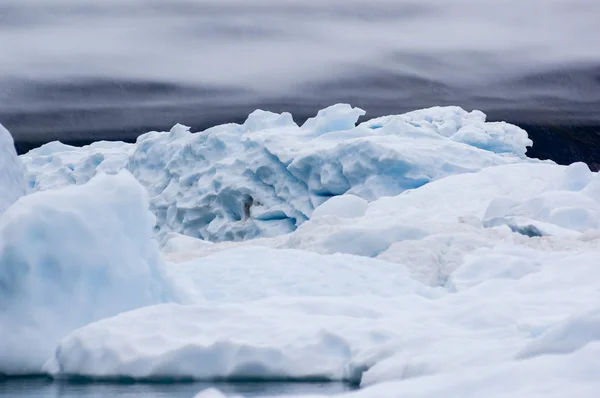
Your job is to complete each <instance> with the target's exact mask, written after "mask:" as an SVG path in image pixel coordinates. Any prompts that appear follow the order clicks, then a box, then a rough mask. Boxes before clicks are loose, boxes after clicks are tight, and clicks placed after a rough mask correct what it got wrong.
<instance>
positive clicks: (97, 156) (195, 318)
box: [0, 104, 600, 398]
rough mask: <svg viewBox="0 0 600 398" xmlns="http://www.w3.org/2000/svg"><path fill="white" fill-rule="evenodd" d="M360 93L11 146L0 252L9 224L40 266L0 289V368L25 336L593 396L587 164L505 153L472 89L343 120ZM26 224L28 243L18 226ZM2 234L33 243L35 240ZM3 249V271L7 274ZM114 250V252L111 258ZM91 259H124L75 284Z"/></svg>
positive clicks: (367, 393) (38, 356) (55, 358)
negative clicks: (468, 102) (236, 117)
mask: <svg viewBox="0 0 600 398" xmlns="http://www.w3.org/2000/svg"><path fill="white" fill-rule="evenodd" d="M363 113H364V112H363V111H362V110H360V109H358V108H352V107H350V106H349V105H343V104H342V105H336V106H334V107H331V108H328V109H326V110H323V111H321V112H319V113H318V114H317V115H316V117H315V118H313V119H310V120H309V121H307V122H306V123H305V124H304V125H302V126H298V125H296V124H295V123H294V121H293V118H292V116H291V115H290V114H288V113H282V114H275V113H271V112H266V111H255V112H253V113H252V114H251V115H250V116H249V117H248V119H247V120H246V122H245V123H244V124H242V125H239V124H229V125H223V126H217V127H214V128H212V129H208V130H206V131H204V132H200V133H191V132H190V131H189V128H188V127H186V126H183V125H176V126H174V127H173V129H171V131H169V132H163V133H161V132H150V133H148V134H145V135H143V136H141V137H140V138H139V140H138V141H137V142H136V143H135V144H122V143H95V144H92V145H90V146H87V147H84V148H73V147H68V146H64V145H62V144H59V143H52V144H49V145H46V146H45V147H42V148H39V149H37V150H34V151H31V152H30V153H29V154H27V155H24V156H22V157H21V159H22V161H23V163H24V164H25V166H26V169H27V174H26V181H28V184H29V185H28V187H29V190H30V192H33V193H31V195H30V196H26V197H24V198H21V199H19V200H18V201H17V202H16V203H15V204H13V205H12V206H11V207H10V208H9V209H8V210H7V212H6V213H5V214H4V216H3V217H2V219H1V221H0V225H4V224H3V223H6V220H9V219H11V220H14V222H13V223H12V224H10V225H11V227H10V228H9V229H7V228H4V227H3V228H0V253H2V256H7V255H10V256H13V254H11V253H13V252H11V251H10V250H9V251H8V252H7V251H6V250H5V247H6V243H5V242H8V243H10V242H16V241H15V239H17V240H18V242H17V243H19V244H18V245H16V244H15V247H17V246H18V248H19V250H17V251H16V252H14V253H17V254H19V256H21V257H20V258H22V261H21V263H23V262H25V260H26V261H28V262H29V263H28V264H39V265H43V267H34V268H30V269H31V270H35V271H36V272H35V273H33V274H32V275H34V276H35V278H32V279H31V280H30V279H26V280H27V281H28V282H29V284H21V285H19V286H20V288H19V290H18V291H19V292H21V294H22V296H23V297H29V298H28V299H27V300H28V301H24V300H21V301H20V302H19V305H20V307H18V306H15V305H13V304H11V305H6V303H8V302H5V301H4V300H3V301H2V302H0V310H1V311H0V321H1V323H0V327H2V329H0V337H2V339H0V341H1V342H0V348H2V349H3V350H2V351H0V352H1V353H2V354H4V352H8V353H10V354H11V355H13V354H14V355H13V356H0V358H2V361H3V362H2V363H3V364H4V369H3V368H0V372H1V371H3V370H5V369H6V366H13V368H12V369H13V370H14V369H15V368H16V367H17V366H21V369H23V367H22V366H23V363H24V360H25V359H27V358H28V357H29V358H34V357H35V361H33V362H29V364H30V365H31V364H32V363H35V364H36V366H35V369H37V370H38V371H39V369H40V368H41V364H42V363H44V366H43V371H45V372H48V373H49V374H51V375H53V376H54V377H58V378H60V377H68V376H84V377H90V378H100V379H114V378H120V377H127V378H133V379H143V380H156V379H160V380H166V379H169V380H181V379H186V380H187V379H201V380H215V379H216V380H224V379H227V380H266V381H269V380H344V381H349V382H352V383H356V384H357V385H360V387H361V389H360V390H358V391H355V392H350V393H347V394H342V395H341V397H346V396H347V397H348V398H367V397H377V398H385V397H396V396H399V395H402V396H414V397H438V396H448V397H480V396H482V395H485V396H491V397H502V396H506V395H510V396H515V397H527V398H529V397H557V398H558V397H564V396H581V397H595V396H596V395H597V391H598V388H600V384H599V382H598V378H597V373H598V371H600V368H599V366H598V364H599V362H598V361H597V357H598V353H599V350H600V343H599V342H598V340H599V339H600V335H599V334H598V324H599V323H598V305H597V303H598V300H599V299H600V273H599V271H598V267H597V262H598V261H597V259H598V258H599V256H600V246H599V242H600V208H599V206H600V177H599V175H598V173H594V172H591V171H590V170H589V168H587V166H585V165H584V164H581V163H576V164H573V165H570V166H559V165H556V164H554V163H553V162H542V161H538V160H534V159H527V158H526V157H525V149H526V147H527V146H528V145H531V141H530V140H529V139H528V138H527V134H526V133H525V132H524V131H523V130H521V129H519V128H518V127H515V126H511V125H508V124H505V123H488V122H486V121H485V115H484V114H482V113H481V112H477V111H473V112H466V111H464V110H462V109H460V108H457V107H447V108H430V109H425V110H419V111H415V112H410V113H408V114H404V115H394V116H387V117H382V118H376V119H373V120H370V121H366V122H364V123H360V124H359V125H358V126H356V122H357V120H358V118H359V117H360V116H362V115H363ZM124 169H126V170H127V171H124ZM128 173H131V175H133V176H134V178H132V177H131V175H130V174H128ZM135 180H137V182H136V181H135ZM67 185H72V186H71V187H70V188H66V189H57V188H58V187H64V186H67ZM100 185H102V187H103V188H102V190H100V189H99V186H100ZM142 187H143V188H142ZM116 189H119V190H121V191H120V192H121V194H115V193H114V191H115V190H116ZM36 191H43V192H36ZM99 191H102V192H99ZM44 195H46V196H44ZM52 195H58V196H59V197H60V198H61V199H60V201H58V200H48V198H51V197H53V196H52ZM146 195H147V197H148V198H147V199H146ZM59 202H60V204H59ZM65 203H66V204H67V206H65V205H64V204H65ZM125 203H126V205H125ZM38 204H39V205H38ZM148 208H150V209H151V210H152V212H153V213H154V215H155V217H156V220H157V228H158V229H159V233H158V234H156V233H153V231H152V227H153V225H154V221H153V220H152V217H151V216H150V213H149V212H148ZM48 209H50V210H51V211H50V210H48ZM73 213H75V214H76V215H77V217H76V220H77V222H76V223H74V222H72V221H73V217H74V216H73ZM32 214H33V215H35V217H34V216H31V215H32ZM84 214H85V217H84V216H83V215H84ZM47 215H48V217H49V218H47V219H46V218H45V217H47ZM134 215H135V216H134ZM50 216H51V217H50ZM21 217H23V218H22V219H21ZM28 217H31V218H28ZM131 217H133V218H131ZM59 219H60V220H62V221H59ZM63 219H64V220H63ZM136 220H137V221H136ZM142 220H143V221H142ZM96 224H97V225H98V227H94V228H92V226H95V225H96ZM7 225H8V224H7ZM40 226H44V228H41V227H40ZM84 227H86V228H90V229H91V230H95V229H97V230H98V234H93V236H92V235H89V236H87V238H86V235H85V234H83V233H77V231H81V230H82V228H83V230H86V228H84ZM15 231H16V232H19V231H24V232H23V233H22V234H21V235H20V234H19V233H16V232H15ZM39 231H46V232H44V233H46V234H47V235H48V236H51V237H52V239H50V240H48V242H46V243H48V245H47V246H44V245H42V244H41V243H39V242H38V243H36V244H35V245H32V244H31V242H30V241H31V239H35V238H36V237H39V235H36V234H39ZM108 231H116V232H108ZM54 235H56V236H54ZM61 235H62V237H66V238H69V239H62V237H61ZM75 235H76V236H75ZM80 235H81V236H80ZM105 235H107V236H105ZM19 236H20V237H19ZM76 238H77V239H76ZM83 238H85V239H83ZM198 238H200V239H198ZM63 240H64V241H65V242H63ZM69 242H70V243H69ZM107 242H112V244H108V243H107ZM157 242H159V244H160V246H158V243H157ZM25 247H28V248H37V249H39V248H40V247H46V249H44V250H48V251H47V252H46V253H47V255H44V256H43V258H44V259H45V260H44V261H41V260H39V258H42V257H39V256H40V253H41V252H40V251H39V250H37V249H36V250H32V251H25ZM158 247H160V250H161V252H160V253H159V252H158V250H159V249H158ZM136 248H137V249H136ZM65 252H66V253H67V254H65ZM83 252H87V253H89V254H90V256H87V255H84V254H82V253H83ZM7 253H8V254H7ZM127 253H129V254H127ZM2 256H0V269H3V270H8V272H4V273H3V278H4V279H0V287H4V288H5V290H6V286H15V285H14V284H11V283H6V282H5V281H6V280H8V279H7V278H8V277H11V278H13V277H19V278H20V277H21V276H20V275H22V274H21V273H20V272H21V267H11V264H12V265H14V263H11V262H4V263H2V261H3V260H2V259H3V258H5V257H2ZM38 257H39V258H38ZM127 259H130V260H131V261H126V263H127V264H128V265H130V266H131V267H134V268H135V269H133V268H127V267H126V268H125V269H121V267H122V265H120V264H122V263H123V261H125V260H127ZM38 260H39V261H38ZM109 260H111V261H109ZM112 260H114V261H112ZM88 264H92V265H93V264H96V265H98V267H100V268H101V269H102V270H104V271H103V272H101V271H98V270H96V271H95V273H94V274H92V275H90V274H88V273H85V272H84V271H83V270H88V269H89V268H88V267H87V265H88ZM136 264H137V265H136ZM48 267H50V268H48ZM73 269H75V270H78V272H77V276H78V278H75V279H71V278H70V277H69V276H70V275H71V274H70V273H69V272H67V270H73ZM149 269H151V270H155V271H156V272H150V274H152V275H154V276H153V277H149V276H148V275H147V274H144V275H145V276H143V277H139V276H134V275H137V274H136V272H138V271H139V272H142V271H144V270H149ZM54 270H59V271H60V272H59V274H60V275H64V276H65V278H64V279H59V280H58V281H57V278H56V275H57V274H56V272H53V271H54ZM135 270H137V271H135ZM117 271H118V272H117ZM121 271H123V272H124V271H128V272H129V273H126V274H122V272H121ZM103 273H106V274H108V275H120V276H123V277H124V279H118V280H117V282H115V283H114V284H113V283H111V284H110V286H109V285H102V284H100V285H98V284H97V283H95V282H94V281H95V280H96V279H95V278H97V275H98V274H100V275H102V274H103ZM71 276H72V275H71ZM101 280H102V278H101ZM119 281H121V282H123V285H121V284H120V283H118V282H119ZM59 282H60V283H59ZM35 283H39V285H36V284H35ZM88 285H89V286H88ZM113 285H114V286H113ZM149 286H153V287H152V288H151V287H149ZM88 290H89V291H90V294H91V295H92V296H94V295H95V296H94V297H96V296H97V297H107V298H105V299H102V298H97V299H94V300H92V299H91V298H88V297H87V296H82V295H81V294H82V292H83V291H88ZM0 291H2V290H0ZM15 291H16V290H15ZM149 291H152V292H153V293H151V294H149V295H145V294H144V293H143V292H149ZM129 294H131V295H133V296H135V297H130V296H127V295H129ZM104 295H105V296H104ZM119 298H120V299H119ZM112 299H114V300H118V301H119V303H120V305H116V304H114V303H113V304H114V305H108V304H110V303H111V301H110V300H112ZM105 301H106V304H107V305H104V302H105ZM140 307H141V308H140ZM16 308H25V310H24V311H17V310H15V309H16ZM65 309H68V311H65V312H66V313H67V314H72V316H65V319H66V321H65V322H64V323H61V324H60V325H57V323H56V315H55V314H56V312H57V311H61V310H65ZM82 312H84V313H85V314H87V315H88V316H89V317H88V318H84V317H81V313H82ZM24 314H25V315H24ZM90 314H91V315H90ZM8 324H10V325H16V326H14V327H13V328H11V329H8V328H5V327H4V325H8ZM35 324H37V325H41V326H42V327H41V330H44V329H45V330H47V332H46V333H47V335H48V336H50V337H51V338H50V339H48V341H47V344H45V345H44V346H43V347H42V349H41V350H37V349H36V348H37V347H35V345H33V346H32V347H29V346H27V347H26V346H25V342H28V341H29V340H28V339H30V338H31V339H33V337H36V338H37V337H39V334H36V333H37V332H36V333H34V329H28V325H29V326H30V325H35ZM15 331H16V332H15ZM3 333H4V334H3ZM4 336H8V340H7V338H6V337H4ZM17 337H18V338H17ZM11 338H12V339H13V340H12V342H16V343H13V344H11V340H10V339H11ZM4 341H8V343H4ZM1 344H4V345H1ZM4 347H7V348H10V350H8V351H4ZM18 349H19V350H20V351H18ZM16 354H19V355H16ZM17 359H19V361H17ZM202 394H204V395H202ZM200 396H219V397H220V396H225V395H224V394H221V393H220V392H218V391H216V390H208V391H205V392H204V393H201V394H200ZM313 398H314V397H313Z"/></svg>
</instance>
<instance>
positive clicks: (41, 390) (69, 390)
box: [0, 379, 353, 398]
mask: <svg viewBox="0 0 600 398" xmlns="http://www.w3.org/2000/svg"><path fill="white" fill-rule="evenodd" d="M208 388H217V389H219V390H220V391H221V392H223V393H225V394H227V395H239V396H243V397H244V398H253V397H256V398H259V397H272V396H280V395H291V396H293V395H308V394H318V395H334V394H340V393H342V392H344V391H350V390H351V389H352V388H353V387H351V386H348V385H346V384H342V383H260V382H255V383H178V384H166V383H162V384H161V383H154V384H152V383H136V384H119V383H73V382H52V381H50V380H43V379H12V380H4V381H2V380H0V396H1V397H7V398H8V397H10V398H104V397H122V398H125V397H127V398H160V397H169V398H192V397H194V395H196V394H197V393H199V392H200V391H203V390H205V389H208Z"/></svg>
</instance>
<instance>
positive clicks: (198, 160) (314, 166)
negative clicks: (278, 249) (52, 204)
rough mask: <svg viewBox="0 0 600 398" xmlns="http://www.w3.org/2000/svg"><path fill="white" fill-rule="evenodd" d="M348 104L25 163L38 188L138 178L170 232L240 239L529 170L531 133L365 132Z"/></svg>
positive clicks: (51, 149)
mask: <svg viewBox="0 0 600 398" xmlns="http://www.w3.org/2000/svg"><path fill="white" fill-rule="evenodd" d="M363 114H364V111H363V110H361V109H358V108H352V107H351V106H350V105H346V104H338V105H334V106H332V107H329V108H327V109H324V110H322V111H319V113H318V114H317V116H315V117H314V118H312V119H309V120H307V121H306V123H304V124H303V125H302V126H300V127H299V126H297V125H296V124H295V123H294V121H293V119H292V116H291V115H290V114H289V113H283V114H275V113H271V112H266V111H255V112H253V113H252V114H251V115H250V116H249V117H248V119H247V120H246V122H245V123H244V124H243V125H239V124H226V125H222V126H217V127H214V128H211V129H208V130H206V131H203V132H200V133H190V132H189V128H188V127H186V126H183V125H176V126H174V127H173V128H172V129H171V131H169V132H151V133H148V134H144V135H142V136H140V137H139V138H138V141H137V143H136V144H135V145H125V144H121V145H120V146H119V145H118V144H107V143H96V144H93V145H91V146H89V147H84V148H83V149H82V148H72V147H71V148H70V147H67V146H64V145H62V144H57V143H53V144H50V145H46V146H44V147H42V148H40V149H36V150H33V151H31V152H30V153H29V154H27V155H25V156H23V157H22V159H23V161H24V162H25V164H26V165H27V168H28V183H29V187H30V188H31V189H32V190H44V189H48V188H53V187H57V186H62V185H67V184H72V183H76V184H78V183H83V182H85V181H87V180H88V179H89V178H90V177H91V176H92V175H94V173H95V172H96V170H103V171H105V172H115V171H116V170H118V169H119V168H124V167H126V168H128V169H129V170H130V171H131V172H132V173H133V175H134V176H135V177H136V178H137V180H138V181H139V182H140V183H141V184H142V185H143V186H144V187H145V188H146V189H147V191H148V193H149V195H150V201H151V207H152V210H153V211H154V213H155V215H156V217H157V222H158V227H159V228H160V233H161V234H165V233H168V232H177V233H181V234H184V235H188V236H192V237H198V238H202V239H204V240H210V241H240V240H246V239H250V238H257V237H263V236H267V237H269V236H276V235H280V234H283V233H288V232H291V231H293V230H295V229H296V228H297V227H298V226H299V225H301V224H302V223H303V222H305V221H306V220H307V219H308V218H310V217H311V215H312V212H313V210H314V208H315V207H317V206H319V205H321V204H322V203H323V202H324V201H326V200H327V199H329V198H330V197H332V196H337V195H342V194H351V195H355V196H359V197H361V198H363V199H365V200H368V201H372V200H375V199H377V198H379V197H381V196H393V195H397V194H399V193H401V192H403V191H404V190H406V189H414V188H417V187H419V186H421V185H424V184H426V183H428V182H430V181H433V180H437V179H439V178H442V177H445V176H448V175H452V174H456V173H465V172H474V171H478V170H481V169H482V168H484V167H488V166H493V165H501V164H508V163H515V162H523V161H524V160H525V155H524V154H525V151H526V147H527V146H529V145H531V141H530V140H529V139H528V138H527V133H526V132H525V131H523V130H522V129H520V128H518V127H516V126H513V125H509V124H506V123H487V122H485V115H484V114H483V113H481V112H478V111H473V112H466V111H464V110H463V109H461V108H458V107H445V108H440V107H438V108H431V109H425V110H421V111H415V112H411V113H408V114H404V115H398V116H388V117H384V118H377V119H373V120H371V121H368V122H365V123H362V124H360V125H359V126H355V124H356V122H357V120H358V118H359V117H360V116H361V115H363Z"/></svg>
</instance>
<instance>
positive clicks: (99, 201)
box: [0, 171, 174, 375]
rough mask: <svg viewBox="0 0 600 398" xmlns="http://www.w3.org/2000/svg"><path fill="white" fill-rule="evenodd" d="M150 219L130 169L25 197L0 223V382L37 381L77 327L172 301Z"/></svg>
mask: <svg viewBox="0 0 600 398" xmlns="http://www.w3.org/2000/svg"><path fill="white" fill-rule="evenodd" d="M152 218H153V217H152V215H151V213H150V212H149V211H148V203H147V199H146V193H145V191H144V189H143V188H142V187H141V186H140V185H139V184H138V183H137V182H136V180H135V179H134V178H133V177H132V176H131V175H130V174H129V173H127V172H126V171H123V172H121V173H119V174H117V175H115V176H107V175H98V176H97V177H95V178H94V179H92V180H91V181H90V182H88V183H87V184H85V185H81V186H69V187H66V188H61V189H56V190H48V191H44V192H37V193H34V194H31V195H27V196H23V197H21V198H20V199H19V200H17V202H15V203H14V204H13V205H12V206H11V207H9V208H8V209H7V210H6V211H5V212H4V213H3V214H2V216H0V352H1V353H2V354H1V355H0V374H8V375H18V374H39V373H41V372H42V365H43V364H44V362H45V361H46V360H47V359H48V358H49V356H50V355H51V354H52V352H53V351H54V349H55V347H56V345H57V343H58V341H59V340H60V339H61V338H62V337H63V336H64V335H65V334H67V333H68V332H70V331H72V330H73V329H76V328H78V327H80V326H84V325H87V324H89V323H91V322H94V321H96V320H99V319H102V318H106V317H109V316H112V315H116V314H118V313H120V312H123V311H127V310H132V309H135V308H139V307H143V306H146V305H151V304H158V303H161V302H165V301H171V300H173V299H174V292H173V291H172V290H171V286H170V283H169V282H168V279H167V277H166V275H165V270H164V264H163V262H162V259H161V257H160V254H159V251H158V245H157V244H156V242H155V241H154V239H153V236H152V234H153V232H152V226H153V220H152Z"/></svg>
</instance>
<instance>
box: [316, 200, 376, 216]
mask: <svg viewBox="0 0 600 398" xmlns="http://www.w3.org/2000/svg"><path fill="white" fill-rule="evenodd" d="M368 205H369V202H367V201H366V200H364V199H363V198H359V197H358V196H355V195H339V196H334V197H332V198H331V199H329V200H328V201H327V202H325V203H323V204H322V205H320V206H319V207H317V208H316V209H315V211H313V213H312V216H311V219H313V220H314V219H315V218H317V217H326V216H336V217H341V218H356V217H362V216H364V215H365V212H366V211H367V207H368Z"/></svg>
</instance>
